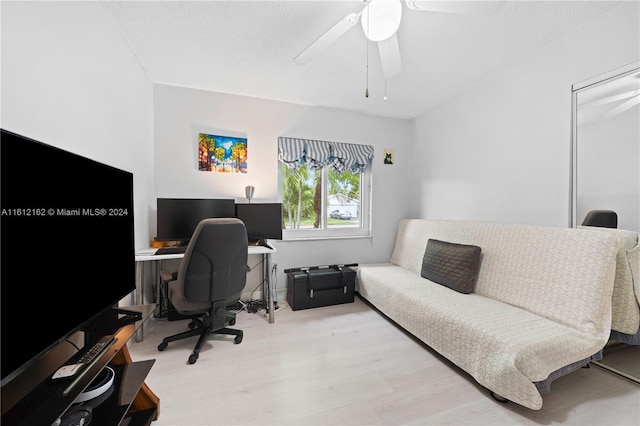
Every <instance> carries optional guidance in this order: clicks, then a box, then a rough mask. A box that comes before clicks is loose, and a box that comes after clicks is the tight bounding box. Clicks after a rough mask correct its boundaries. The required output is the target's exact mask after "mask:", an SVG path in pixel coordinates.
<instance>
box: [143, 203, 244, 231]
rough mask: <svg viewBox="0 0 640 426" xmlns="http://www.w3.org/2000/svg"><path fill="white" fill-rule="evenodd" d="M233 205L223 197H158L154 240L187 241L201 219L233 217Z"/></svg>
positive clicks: (234, 213)
mask: <svg viewBox="0 0 640 426" xmlns="http://www.w3.org/2000/svg"><path fill="white" fill-rule="evenodd" d="M235 205H236V203H235V200H233V199H224V198H158V200H157V207H158V210H157V216H156V217H157V221H158V223H157V236H156V241H182V242H187V241H189V240H190V239H191V235H192V234H193V231H195V229H196V226H198V223H200V221H201V220H202V219H207V218H210V217H235V215H236V211H235Z"/></svg>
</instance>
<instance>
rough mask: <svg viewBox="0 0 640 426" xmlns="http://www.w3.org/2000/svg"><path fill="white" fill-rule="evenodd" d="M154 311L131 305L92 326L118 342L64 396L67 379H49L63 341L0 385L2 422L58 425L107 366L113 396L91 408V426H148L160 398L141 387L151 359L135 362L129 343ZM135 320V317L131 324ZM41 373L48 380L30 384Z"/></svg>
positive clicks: (150, 307) (62, 358)
mask: <svg viewBox="0 0 640 426" xmlns="http://www.w3.org/2000/svg"><path fill="white" fill-rule="evenodd" d="M154 309H155V305H140V306H130V307H127V310H126V311H125V312H120V310H119V309H118V310H115V311H114V314H115V315H108V317H109V318H108V319H106V322H105V323H102V322H101V323H100V324H99V326H98V324H96V326H97V327H96V330H107V331H108V332H107V333H105V334H113V335H114V336H115V339H116V341H115V343H114V344H113V345H112V346H111V347H109V349H108V350H106V351H104V353H102V354H101V355H100V356H99V358H98V361H97V362H95V363H94V364H93V365H91V366H90V367H87V368H88V370H87V371H86V372H85V373H84V374H83V376H82V377H81V379H80V380H79V381H78V383H77V385H75V386H73V387H72V388H71V390H70V391H69V392H68V393H67V394H65V392H64V391H65V389H66V388H67V387H68V386H69V384H70V382H69V381H66V380H51V376H52V375H53V372H54V371H55V370H56V369H57V368H58V367H60V366H61V365H62V363H64V362H65V361H66V360H67V358H68V357H67V356H65V355H61V354H60V351H64V349H65V348H66V347H68V346H69V345H68V344H67V345H66V346H65V345H64V342H63V343H62V344H60V345H58V347H56V348H54V349H53V350H52V351H51V352H50V353H49V354H47V355H46V356H45V357H43V358H42V360H40V361H39V362H38V363H37V364H36V365H35V366H33V367H32V368H30V369H27V370H25V371H24V372H23V373H22V374H21V375H20V376H18V377H16V378H15V379H13V380H12V381H11V382H9V383H7V384H6V385H5V386H3V387H2V420H1V421H0V423H1V424H6V425H23V426H32V425H53V424H57V422H58V421H59V419H61V418H62V416H63V415H64V414H65V412H66V411H67V410H68V409H69V408H70V407H72V404H73V402H74V401H75V400H76V399H77V398H78V396H79V395H81V394H82V392H83V391H84V390H85V389H86V388H87V387H89V386H90V385H91V384H92V382H93V381H94V379H95V378H96V377H97V376H99V375H100V372H101V371H102V370H103V369H104V368H105V367H106V366H109V367H111V369H112V370H113V371H114V373H115V375H114V380H113V392H111V395H109V396H108V397H106V398H105V399H104V401H102V402H101V403H100V404H99V405H97V406H96V407H92V417H91V423H90V424H91V426H100V425H105V426H107V425H108V426H111V425H120V424H126V425H130V426H133V425H149V424H151V422H152V421H154V420H156V419H157V418H158V416H159V409H160V400H159V398H158V397H157V396H156V395H155V394H154V393H153V392H152V391H151V389H149V387H148V386H147V385H146V384H145V383H144V379H145V378H146V376H147V374H148V373H149V371H150V370H151V367H152V366H153V364H154V363H155V360H154V359H151V360H145V361H137V362H134V361H133V360H132V359H131V355H130V354H129V349H128V348H127V341H129V339H131V336H133V335H134V334H135V333H136V330H137V329H138V328H140V327H141V326H142V323H143V322H144V321H146V320H147V319H148V318H149V317H150V316H151V315H152V314H153V310H154ZM133 318H139V319H138V320H137V321H134V322H131V320H132V319H133ZM123 323H126V324H124V325H123ZM90 334H92V335H93V336H95V335H96V332H95V331H94V330H91V333H90ZM61 345H62V346H61ZM87 345H91V342H87ZM60 346H61V347H60ZM85 346H86V345H85ZM72 359H73V358H72ZM43 369H46V370H47V371H50V373H48V376H46V377H45V378H44V380H41V382H40V383H35V384H34V383H30V380H31V377H33V376H34V375H36V374H35V373H38V372H40V371H42V370H43ZM34 372H35V373H34ZM89 402H90V401H87V403H89Z"/></svg>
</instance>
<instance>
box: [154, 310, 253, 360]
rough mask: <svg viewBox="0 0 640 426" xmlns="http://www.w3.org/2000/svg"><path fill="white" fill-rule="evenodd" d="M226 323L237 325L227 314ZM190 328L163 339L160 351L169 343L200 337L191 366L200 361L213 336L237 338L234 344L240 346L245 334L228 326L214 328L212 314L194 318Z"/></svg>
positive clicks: (192, 354) (190, 356)
mask: <svg viewBox="0 0 640 426" xmlns="http://www.w3.org/2000/svg"><path fill="white" fill-rule="evenodd" d="M225 322H226V323H227V324H228V325H230V326H233V325H235V323H236V319H235V315H233V314H226V319H225ZM188 327H189V330H186V331H183V332H182V333H178V334H174V335H172V336H167V337H165V338H164V339H162V342H161V343H160V344H159V345H158V350H159V351H164V350H165V349H166V348H167V346H168V345H169V342H175V341H177V340H182V339H186V338H189V337H193V336H199V337H198V342H197V343H196V346H195V348H194V349H193V352H192V353H191V355H189V364H195V362H196V361H197V360H198V357H199V356H200V350H201V349H202V346H203V345H204V343H205V342H206V341H207V340H208V338H209V337H210V336H211V335H213V334H223V335H230V336H235V337H234V339H233V343H235V344H239V343H241V342H242V337H243V334H244V333H243V331H242V330H236V329H233V328H228V327H226V326H225V327H222V328H217V329H216V328H215V327H214V321H213V320H212V317H211V314H210V313H209V312H206V313H205V314H203V315H197V316H193V317H192V318H191V321H190V322H189V325H188Z"/></svg>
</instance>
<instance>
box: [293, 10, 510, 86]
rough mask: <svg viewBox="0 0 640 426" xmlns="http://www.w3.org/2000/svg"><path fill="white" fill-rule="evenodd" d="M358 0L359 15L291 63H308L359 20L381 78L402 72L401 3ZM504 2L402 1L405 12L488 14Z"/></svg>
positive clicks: (352, 15) (349, 17) (351, 16)
mask: <svg viewBox="0 0 640 426" xmlns="http://www.w3.org/2000/svg"><path fill="white" fill-rule="evenodd" d="M360 1H361V3H362V4H363V7H362V9H360V11H359V12H354V13H349V14H348V15H346V16H345V17H344V18H342V19H341V20H340V21H338V22H337V23H336V24H335V25H334V26H333V27H331V28H330V29H329V30H327V31H326V32H325V33H324V34H322V35H321V36H320V37H318V38H317V39H316V40H315V41H314V42H313V43H311V44H310V45H309V46H307V47H306V48H305V49H304V50H302V51H301V52H300V53H298V55H296V56H295V57H294V58H293V62H294V63H296V64H298V65H304V64H307V63H309V62H310V61H311V60H312V59H314V58H315V57H316V56H318V54H320V52H322V51H324V50H325V49H326V48H327V47H329V46H330V45H332V44H333V43H334V42H336V41H337V40H338V39H339V38H340V37H342V36H343V35H344V34H345V33H347V31H349V30H350V29H351V28H353V27H354V26H355V25H356V24H357V23H358V21H360V23H361V25H362V30H363V31H364V34H365V36H366V37H367V39H369V40H371V41H375V42H377V43H378V51H379V53H380V59H381V61H382V68H383V73H384V76H385V77H391V76H394V75H396V74H398V73H399V72H400V71H401V70H402V60H401V58H400V48H399V46H398V38H397V37H396V31H397V30H398V27H399V26H400V18H401V17H402V3H401V2H400V0H360ZM505 1H506V0H504V1H478V0H472V1H457V0H456V1H451V0H449V1H433V0H406V1H405V4H406V5H407V8H408V9H410V10H415V11H424V12H443V13H458V14H474V15H491V14H493V13H495V12H496V11H497V10H498V9H499V8H500V6H502V4H503V3H504V2H505Z"/></svg>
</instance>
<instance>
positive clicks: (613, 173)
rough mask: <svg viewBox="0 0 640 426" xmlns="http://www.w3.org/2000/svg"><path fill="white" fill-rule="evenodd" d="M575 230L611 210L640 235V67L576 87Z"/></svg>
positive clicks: (624, 226)
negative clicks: (593, 215) (594, 215)
mask: <svg viewBox="0 0 640 426" xmlns="http://www.w3.org/2000/svg"><path fill="white" fill-rule="evenodd" d="M572 90H573V129H572V130H573V131H572V147H571V148H572V164H571V168H572V185H571V186H572V188H571V190H572V197H571V219H570V222H571V224H570V225H571V226H577V225H581V224H582V221H583V220H584V217H585V216H586V214H587V212H589V211H590V210H613V211H614V212H616V213H617V215H618V228H620V229H629V230H633V231H638V232H640V63H634V64H630V65H627V66H625V67H623V68H620V69H617V70H614V71H612V72H610V73H607V74H605V75H602V76H598V77H595V78H593V79H590V80H588V81H585V82H582V83H579V84H575V85H573V88H572Z"/></svg>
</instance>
